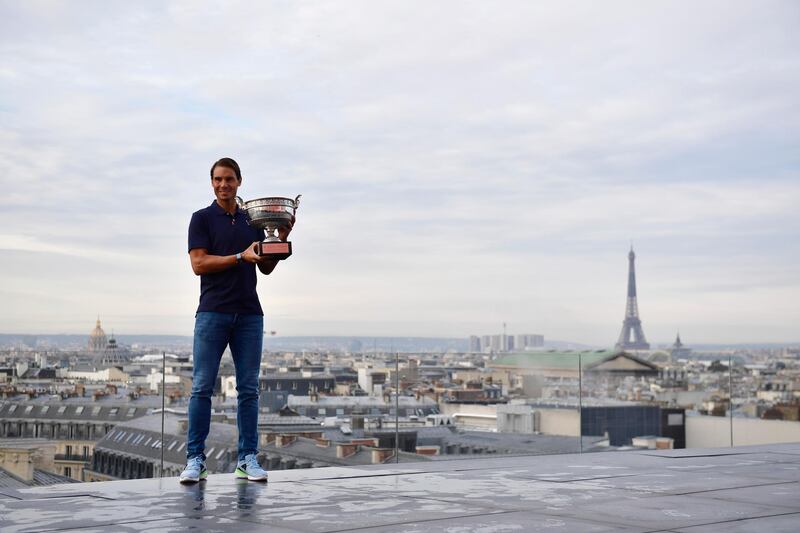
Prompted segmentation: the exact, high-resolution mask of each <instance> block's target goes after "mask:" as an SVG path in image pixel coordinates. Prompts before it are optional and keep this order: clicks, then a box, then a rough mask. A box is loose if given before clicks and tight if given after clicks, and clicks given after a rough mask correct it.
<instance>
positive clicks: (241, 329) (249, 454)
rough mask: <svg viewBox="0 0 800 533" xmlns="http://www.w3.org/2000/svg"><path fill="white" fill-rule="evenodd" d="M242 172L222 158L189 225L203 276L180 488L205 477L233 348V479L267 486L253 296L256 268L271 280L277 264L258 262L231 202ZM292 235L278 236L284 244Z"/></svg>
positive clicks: (253, 237) (256, 235)
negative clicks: (224, 365)
mask: <svg viewBox="0 0 800 533" xmlns="http://www.w3.org/2000/svg"><path fill="white" fill-rule="evenodd" d="M241 184H242V173H241V170H240V169H239V165H238V164H237V163H236V161H234V160H233V159H230V158H227V157H224V158H222V159H220V160H219V161H217V162H216V163H214V165H213V166H212V167H211V187H212V188H213V190H214V196H215V197H216V199H215V200H214V201H213V202H212V203H211V205H210V206H208V207H206V208H205V209H201V210H199V211H197V212H195V213H194V214H193V215H192V220H191V222H190V223H189V257H190V259H191V263H192V270H194V273H195V274H196V275H198V276H200V305H199V306H198V307H197V314H196V315H195V325H194V346H193V352H194V372H193V375H192V397H191V399H190V400H189V430H188V435H187V447H186V456H187V464H186V468H185V469H184V471H183V472H182V473H181V476H180V481H181V483H194V482H197V481H200V480H203V479H205V478H206V477H208V471H207V470H206V465H205V460H206V456H205V454H204V451H205V441H206V437H208V431H209V427H210V423H211V395H212V394H213V390H214V384H215V382H216V379H217V372H218V371H219V363H220V359H221V358H222V353H223V352H224V351H225V348H226V347H227V346H230V349H231V356H232V357H233V363H234V366H235V368H236V391H237V393H238V397H237V401H238V409H237V414H236V418H237V424H238V427H239V460H238V463H237V467H236V477H237V478H240V479H249V480H251V481H266V480H267V472H266V471H265V470H264V469H262V468H261V466H260V465H259V464H258V461H257V460H256V454H257V453H258V374H259V369H260V366H261V346H262V339H263V331H264V313H263V312H262V310H261V304H260V303H259V301H258V294H257V293H256V281H257V279H256V267H258V270H260V271H261V273H262V274H265V275H268V274H270V273H271V272H272V271H273V270H274V269H275V265H277V263H278V261H275V260H270V259H268V258H266V257H260V256H259V255H257V254H256V253H255V251H254V250H253V245H254V244H255V243H257V242H260V241H262V240H263V239H264V231H263V230H260V229H256V228H255V227H251V226H250V225H249V224H248V218H247V215H246V214H245V213H244V212H243V211H242V210H240V209H238V208H237V205H236V193H237V191H238V189H239V186H240V185H241ZM290 231H291V225H290V227H289V228H288V229H286V230H283V231H280V232H279V235H278V237H279V238H280V239H281V240H283V241H286V239H287V237H288V236H289V232H290Z"/></svg>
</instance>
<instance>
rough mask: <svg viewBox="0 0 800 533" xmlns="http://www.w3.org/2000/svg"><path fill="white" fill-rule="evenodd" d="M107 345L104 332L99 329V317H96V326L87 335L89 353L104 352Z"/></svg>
mask: <svg viewBox="0 0 800 533" xmlns="http://www.w3.org/2000/svg"><path fill="white" fill-rule="evenodd" d="M107 344H108V338H107V337H106V332H105V331H103V328H101V327H100V317H97V324H96V325H95V327H94V329H93V330H92V332H91V333H90V334H89V352H91V353H100V352H104V351H105V349H106V345H107Z"/></svg>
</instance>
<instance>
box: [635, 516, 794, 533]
mask: <svg viewBox="0 0 800 533" xmlns="http://www.w3.org/2000/svg"><path fill="white" fill-rule="evenodd" d="M794 514H800V513H799V512H796V511H795V512H793V513H778V514H769V515H760V516H750V517H746V518H734V519H732V520H720V521H719V522H707V523H704V524H692V525H691V526H683V527H681V528H680V529H681V530H686V529H691V528H695V527H705V526H715V525H717V524H733V523H735V522H747V521H748V520H759V519H761V518H773V517H776V516H790V515H794ZM669 531H672V530H669V529H655V530H652V531H645V532H644V533H668V532H669Z"/></svg>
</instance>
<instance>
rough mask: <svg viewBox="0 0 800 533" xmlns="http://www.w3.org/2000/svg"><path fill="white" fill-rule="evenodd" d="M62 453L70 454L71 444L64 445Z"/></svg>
mask: <svg viewBox="0 0 800 533" xmlns="http://www.w3.org/2000/svg"><path fill="white" fill-rule="evenodd" d="M64 453H65V454H66V455H72V445H70V444H67V445H66V447H65V452H64Z"/></svg>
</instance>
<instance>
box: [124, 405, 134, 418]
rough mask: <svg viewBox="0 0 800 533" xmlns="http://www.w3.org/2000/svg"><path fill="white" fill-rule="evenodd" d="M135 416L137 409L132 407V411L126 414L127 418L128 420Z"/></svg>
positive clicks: (129, 410)
mask: <svg viewBox="0 0 800 533" xmlns="http://www.w3.org/2000/svg"><path fill="white" fill-rule="evenodd" d="M135 414H136V408H135V407H131V408H130V409H128V412H127V413H125V416H127V417H128V418H130V417H132V416H133V415H135Z"/></svg>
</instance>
